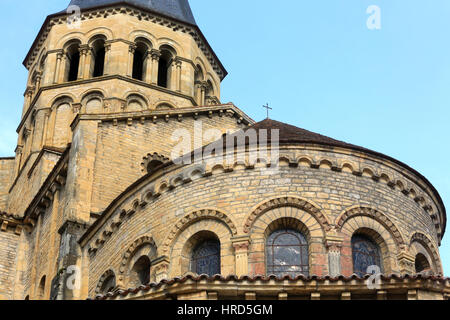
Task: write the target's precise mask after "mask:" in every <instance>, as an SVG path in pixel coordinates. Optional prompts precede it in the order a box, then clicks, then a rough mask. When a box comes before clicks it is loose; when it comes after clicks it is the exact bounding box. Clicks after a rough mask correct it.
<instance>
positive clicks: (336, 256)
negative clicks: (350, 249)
mask: <svg viewBox="0 0 450 320" xmlns="http://www.w3.org/2000/svg"><path fill="white" fill-rule="evenodd" d="M342 243H343V238H341V237H339V236H337V235H335V234H329V235H327V236H326V237H325V246H326V247H327V249H328V268H329V274H330V276H332V277H336V276H339V275H340V274H341V248H342Z"/></svg>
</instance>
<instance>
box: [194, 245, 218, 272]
mask: <svg viewBox="0 0 450 320" xmlns="http://www.w3.org/2000/svg"><path fill="white" fill-rule="evenodd" d="M191 270H192V272H195V273H197V274H207V275H209V276H213V275H216V274H220V242H219V241H217V240H208V241H204V242H202V243H201V244H199V245H198V246H197V247H196V248H195V250H194V251H193V253H192V259H191Z"/></svg>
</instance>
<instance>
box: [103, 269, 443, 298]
mask: <svg viewBox="0 0 450 320" xmlns="http://www.w3.org/2000/svg"><path fill="white" fill-rule="evenodd" d="M369 277H370V275H366V276H364V277H359V276H358V275H356V274H353V275H352V276H350V277H345V276H337V277H331V276H316V275H313V276H310V277H305V276H303V275H299V276H297V277H295V278H293V277H291V276H287V275H286V276H284V277H277V276H274V275H270V276H261V275H257V276H243V277H238V276H235V275H230V276H227V277H224V276H221V275H215V276H212V277H210V276H208V275H193V274H188V275H186V276H184V277H179V278H173V279H170V280H162V281H161V282H159V283H150V284H148V285H142V286H140V287H138V288H130V289H127V290H118V291H115V292H110V293H108V294H106V295H98V296H96V297H95V300H107V299H111V298H112V299H114V298H117V297H118V296H121V297H122V298H126V297H127V296H128V295H131V294H133V295H135V294H139V293H143V294H144V293H146V292H148V291H150V290H152V289H159V288H161V287H163V286H165V287H171V286H175V285H179V284H184V283H187V282H189V283H192V282H194V283H200V282H208V283H214V284H230V283H231V284H248V283H250V284H252V283H256V282H259V283H269V282H275V283H277V284H283V282H285V281H289V282H298V283H299V285H307V284H310V283H313V282H314V283H317V284H333V283H338V282H342V283H350V282H355V281H356V282H358V283H364V282H365V281H366V280H367V279H369ZM407 280H410V281H420V280H423V281H432V282H434V283H440V284H443V285H445V286H446V287H449V288H450V278H446V277H443V276H440V275H425V274H414V275H411V274H405V275H398V274H389V275H381V281H383V282H392V281H398V282H404V281H407Z"/></svg>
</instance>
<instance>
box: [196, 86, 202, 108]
mask: <svg viewBox="0 0 450 320" xmlns="http://www.w3.org/2000/svg"><path fill="white" fill-rule="evenodd" d="M195 90H196V98H197V99H196V101H197V104H198V105H199V106H201V105H202V101H201V100H202V86H201V82H199V81H196V82H195Z"/></svg>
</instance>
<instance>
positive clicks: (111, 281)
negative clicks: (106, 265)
mask: <svg viewBox="0 0 450 320" xmlns="http://www.w3.org/2000/svg"><path fill="white" fill-rule="evenodd" d="M115 287H116V276H115V275H114V274H110V275H109V276H108V277H107V278H106V279H105V280H104V281H103V283H102V286H101V287H100V292H99V293H101V294H107V293H108V292H112V291H113V290H114V288H115Z"/></svg>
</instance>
